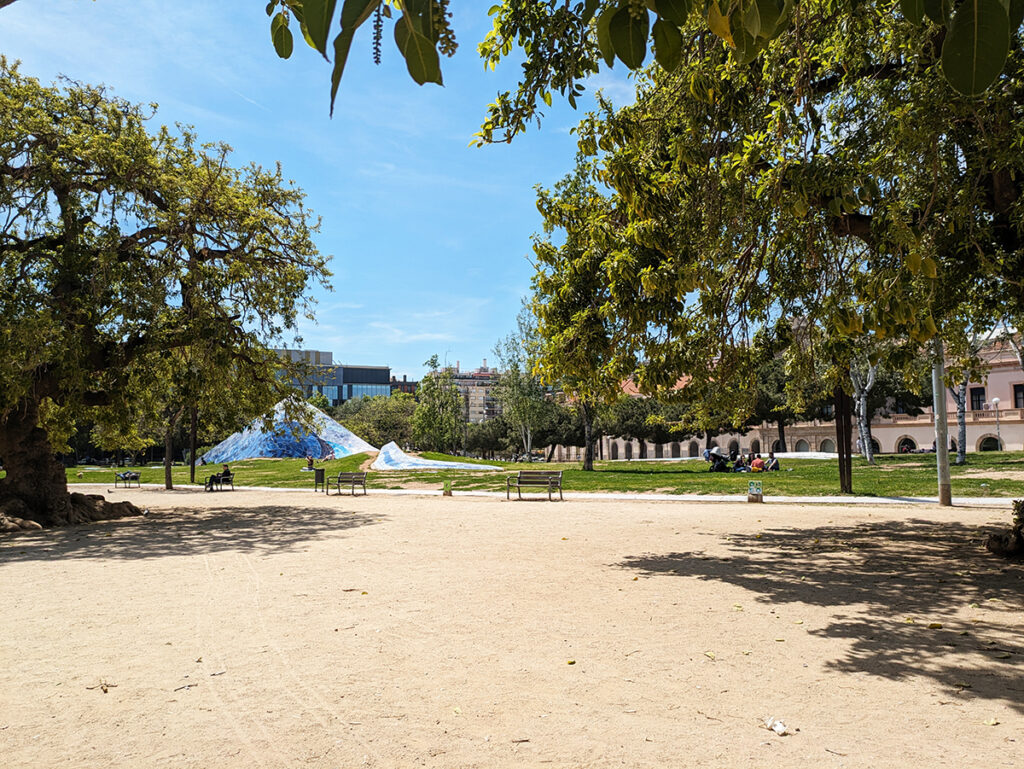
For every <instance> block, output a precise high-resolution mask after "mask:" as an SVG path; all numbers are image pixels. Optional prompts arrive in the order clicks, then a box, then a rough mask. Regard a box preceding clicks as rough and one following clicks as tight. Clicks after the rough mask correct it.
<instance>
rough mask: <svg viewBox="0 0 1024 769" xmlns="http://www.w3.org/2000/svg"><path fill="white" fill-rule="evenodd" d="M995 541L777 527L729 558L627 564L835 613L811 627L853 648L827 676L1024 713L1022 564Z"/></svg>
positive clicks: (910, 528) (882, 530)
mask: <svg viewBox="0 0 1024 769" xmlns="http://www.w3.org/2000/svg"><path fill="white" fill-rule="evenodd" d="M988 533H989V532H988V529H975V528H973V527H968V526H964V525H963V524H957V523H940V522H936V521H929V520H923V519H909V520H906V521H902V522H900V521H887V522H884V523H877V524H871V523H866V524H860V525H856V526H819V527H815V528H811V529H775V530H772V529H768V530H765V531H762V532H759V533H756V534H741V535H730V536H727V537H726V538H725V542H724V543H723V544H724V546H725V548H727V550H728V554H727V555H712V554H708V553H704V552H670V553H665V554H663V555H657V554H648V555H642V556H631V557H628V558H626V559H625V560H624V561H623V562H622V563H621V564H619V566H621V567H623V568H627V569H637V570H639V571H641V572H643V573H646V574H649V575H673V576H679V577H689V578H694V579H699V580H715V581H720V582H725V583H729V584H732V585H735V586H738V587H741V588H744V589H746V590H749V591H750V592H752V593H754V594H756V595H758V596H759V599H758V600H760V601H763V602H765V603H768V604H772V605H777V604H780V603H786V604H788V603H793V604H811V605H817V606H825V607H833V609H834V612H835V613H834V614H833V615H832V621H831V622H829V623H828V624H827V625H826V626H825V627H822V628H820V629H811V630H808V632H810V633H811V634H815V635H820V636H823V637H828V638H838V639H844V640H846V641H847V642H848V647H847V652H846V653H845V654H844V655H843V656H841V657H839V658H837V659H833V660H826V661H825V664H826V665H827V666H828V667H830V668H832V669H834V670H838V671H842V672H848V673H868V674H871V675H875V676H880V677H884V678H891V679H898V678H903V677H905V676H923V677H927V678H932V679H934V680H935V681H937V682H938V683H940V684H941V685H943V686H945V687H948V689H949V691H950V692H951V693H958V692H962V691H964V690H969V694H970V696H973V697H983V698H986V699H993V700H1002V701H1006V702H1008V703H1010V704H1011V705H1012V706H1013V707H1015V708H1017V709H1018V710H1020V711H1022V712H1024V683H1021V678H1020V666H1021V663H1022V660H1024V644H1022V642H1021V635H1020V611H1021V593H1022V588H1024V565H1021V564H1011V565H1008V564H1007V563H1006V562H1005V561H1003V560H1001V559H999V558H996V557H994V556H991V555H989V554H987V553H986V552H985V550H984V545H983V542H984V540H985V538H986V535H987V534H988ZM964 612H966V614H965V613H964ZM933 623H934V624H937V625H941V627H934V625H933ZM930 625H932V626H931V627H930ZM993 663H996V664H993Z"/></svg>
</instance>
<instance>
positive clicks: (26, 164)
mask: <svg viewBox="0 0 1024 769" xmlns="http://www.w3.org/2000/svg"><path fill="white" fill-rule="evenodd" d="M148 118H149V116H148V115H147V114H146V113H145V112H144V111H143V110H142V109H141V108H140V107H138V106H136V105H132V104H129V103H127V102H125V101H123V100H120V99H117V98H114V97H112V96H111V95H110V94H108V93H106V92H105V90H104V89H102V88H94V87H90V86H84V85H79V84H74V83H69V84H66V85H65V86H64V87H63V88H57V87H50V88H47V87H44V86H42V85H40V84H39V83H38V82H37V81H36V80H33V79H31V78H26V77H23V76H22V75H21V74H20V73H19V72H18V71H17V69H16V68H15V67H14V66H10V65H8V63H7V62H6V61H5V60H0V206H2V208H3V210H4V211H5V212H7V215H6V217H5V221H4V224H3V229H2V230H0V255H2V259H0V318H2V320H3V325H4V329H5V333H4V334H3V335H0V359H2V360H4V361H5V366H4V367H3V368H2V370H0V423H2V430H0V456H2V457H3V460H4V466H5V468H6V470H7V475H6V477H5V478H4V479H2V480H0V511H2V514H3V515H6V516H7V517H18V518H23V519H24V518H28V519H30V520H32V521H35V522H38V523H40V524H43V525H57V524H66V523H74V522H79V521H85V520H94V519H97V518H102V517H105V516H109V515H113V514H120V513H124V512H126V510H128V511H130V508H125V507H123V506H122V507H118V508H114V507H112V506H110V505H108V504H105V503H103V502H96V500H95V499H90V498H87V497H85V495H81V494H69V493H68V488H67V483H66V478H65V475H64V469H63V467H62V466H61V465H60V463H58V462H57V461H56V459H55V458H54V455H53V446H52V444H51V441H50V432H49V429H48V426H49V425H53V424H55V423H59V424H64V425H69V424H73V423H74V422H76V421H77V420H78V419H79V418H82V417H83V416H86V415H87V413H88V410H89V409H95V410H96V411H95V413H96V414H98V415H101V416H102V420H103V421H104V423H106V424H108V425H121V426H122V428H124V427H125V426H126V425H128V424H129V423H130V421H131V419H132V418H133V416H134V414H133V410H137V409H136V407H137V406H139V405H140V404H141V403H142V402H143V401H144V400H145V398H146V397H147V396H146V394H147V393H151V392H154V391H159V390H160V388H161V387H163V386H165V384H166V382H165V380H164V379H163V377H164V375H165V374H166V369H165V368H163V367H158V366H157V365H156V364H157V363H158V362H159V361H163V360H167V359H168V356H174V355H177V354H178V353H179V351H182V350H186V349H188V348H189V347H190V346H195V345H199V344H203V345H207V346H209V347H210V348H212V349H214V350H216V356H214V357H212V358H210V359H209V361H208V363H209V365H212V366H213V367H214V368H215V369H216V370H226V369H228V368H231V369H233V370H234V371H236V372H238V374H239V379H249V380H250V381H253V380H255V379H259V378H261V377H262V379H263V380H264V381H265V382H267V386H268V387H281V388H282V391H283V390H284V389H287V385H286V383H285V382H284V380H283V378H280V377H278V376H277V375H276V374H277V371H278V369H279V368H280V366H281V365H282V362H281V361H280V360H279V359H278V357H277V356H276V355H275V354H274V353H273V352H272V351H271V350H270V349H269V348H270V347H272V346H273V345H274V344H275V343H277V342H279V340H280V339H281V337H282V334H283V332H284V331H285V330H293V329H294V328H295V325H296V318H297V316H298V314H299V313H300V312H308V311H309V309H308V308H309V301H308V299H307V297H306V290H307V286H308V285H309V283H310V281H322V282H325V277H326V269H325V261H324V259H323V258H322V257H321V256H320V255H319V254H318V253H317V251H316V248H315V246H314V244H313V241H312V234H313V233H314V232H315V230H316V224H315V222H312V221H311V219H310V215H309V213H308V212H307V211H306V210H305V209H304V208H303V206H302V193H301V192H300V191H299V190H297V189H295V188H293V187H291V186H288V185H286V184H285V182H284V180H283V178H282V176H281V172H280V169H277V170H274V171H266V170H264V169H262V168H259V167H256V166H249V167H247V168H245V169H243V170H236V169H233V168H231V167H230V166H229V165H228V160H229V155H230V151H229V149H228V148H227V147H225V146H223V145H201V144H199V142H198V140H197V138H196V136H195V135H194V134H193V133H192V132H191V131H190V130H189V129H179V131H178V132H171V131H169V130H168V129H166V128H161V129H159V130H158V131H157V132H156V133H155V135H150V134H149V133H147V131H146V121H147V120H148ZM274 383H277V384H274Z"/></svg>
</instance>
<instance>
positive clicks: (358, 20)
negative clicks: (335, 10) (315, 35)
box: [341, 0, 380, 30]
mask: <svg viewBox="0 0 1024 769" xmlns="http://www.w3.org/2000/svg"><path fill="white" fill-rule="evenodd" d="M378 5H380V0H345V4H344V5H342V6H341V28H342V29H353V30H354V29H355V28H356V27H359V26H362V24H363V22H364V21H366V20H367V19H368V18H370V16H372V15H373V12H374V11H375V10H377V6H378Z"/></svg>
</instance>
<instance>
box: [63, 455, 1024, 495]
mask: <svg viewBox="0 0 1024 769" xmlns="http://www.w3.org/2000/svg"><path fill="white" fill-rule="evenodd" d="M424 456H427V457H430V458H435V459H445V460H456V461H465V462H467V469H466V470H439V471H423V470H418V471H396V470H389V471H384V472H375V471H370V474H369V476H368V479H367V484H368V485H369V486H370V487H371V488H386V489H399V488H403V487H408V486H414V487H422V486H423V485H424V484H426V485H428V486H430V487H433V488H437V489H440V488H441V487H442V485H443V483H444V482H445V481H451V482H452V487H453V488H454V489H456V490H470V489H482V490H488V491H502V490H504V488H505V478H506V476H507V475H509V474H510V473H513V472H515V471H517V470H520V469H524V468H528V467H535V468H536V469H551V470H562V471H564V478H563V483H564V486H565V489H566V490H568V491H595V492H599V491H616V492H638V493H643V492H659V493H667V494H743V493H746V490H747V481H749V480H751V479H753V478H756V479H758V480H760V481H762V483H763V487H764V493H765V494H766V495H769V496H808V495H823V494H837V493H838V488H839V471H838V467H837V465H836V463H835V461H829V460H817V459H801V460H792V459H790V460H784V461H783V470H782V471H781V472H778V473H762V474H758V475H750V474H748V473H735V474H733V473H728V474H725V473H709V472H707V465H706V464H705V463H704V462H702V461H699V460H698V461H687V462H657V461H647V462H645V461H632V462H625V461H620V462H597V463H596V465H595V468H596V469H595V472H583V471H582V470H581V469H580V465H579V463H576V462H572V463H569V462H562V463H558V462H552V463H550V464H547V463H537V464H535V465H524V464H513V463H508V462H481V463H480V464H496V465H500V466H501V467H502V468H503V470H502V471H501V472H497V471H493V470H473V469H472V464H473V463H474V460H464V459H462V458H460V457H449V456H446V455H443V454H425V455H424ZM368 458H369V455H367V454H357V455H355V456H351V457H345V458H344V459H336V460H331V461H329V462H324V463H319V464H318V466H322V467H324V468H326V470H327V474H328V476H330V475H331V474H332V473H339V472H351V471H354V470H357V469H359V467H360V465H362V464H363V462H365V461H366V460H367V459H368ZM304 466H305V460H303V459H249V460H243V461H241V462H232V463H231V468H232V469H233V470H234V471H235V484H236V485H238V486H272V487H276V488H306V487H309V488H312V486H313V477H312V474H311V473H305V472H301V468H302V467H304ZM131 469H135V470H138V471H140V472H141V473H142V482H143V483H162V482H163V478H164V471H163V468H162V467H161V466H149V467H136V468H131ZM218 469H219V466H207V467H197V468H196V482H197V483H202V481H203V478H204V477H205V476H206V475H208V474H210V473H212V472H215V471H217V470H218ZM79 473H81V477H79V475H78V474H79ZM173 479H174V483H175V484H177V485H183V484H187V483H188V481H189V469H188V467H185V466H177V465H176V466H175V467H174V470H173ZM952 479H953V495H954V496H962V497H985V496H992V497H1024V452H986V453H984V454H969V455H968V460H967V464H966V465H964V466H962V467H957V466H955V465H954V466H953V468H952ZM68 481H69V482H71V483H75V482H79V483H82V482H85V483H96V482H100V483H104V482H109V483H111V484H113V481H114V471H113V470H112V469H110V468H88V467H77V468H70V469H69V470H68ZM853 491H854V494H856V495H858V496H935V494H936V488H935V456H934V455H932V454H912V455H902V456H897V455H885V456H880V457H878V458H877V464H876V465H874V466H871V465H868V464H867V463H866V462H864V460H863V459H860V458H854V461H853Z"/></svg>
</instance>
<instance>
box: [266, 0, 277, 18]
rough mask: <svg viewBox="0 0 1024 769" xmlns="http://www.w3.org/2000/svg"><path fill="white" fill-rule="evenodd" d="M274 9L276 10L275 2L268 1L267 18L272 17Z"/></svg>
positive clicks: (273, 0) (274, 0)
mask: <svg viewBox="0 0 1024 769" xmlns="http://www.w3.org/2000/svg"><path fill="white" fill-rule="evenodd" d="M275 8H277V0H270V2H269V3H267V16H271V15H273V13H274V9H275Z"/></svg>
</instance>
